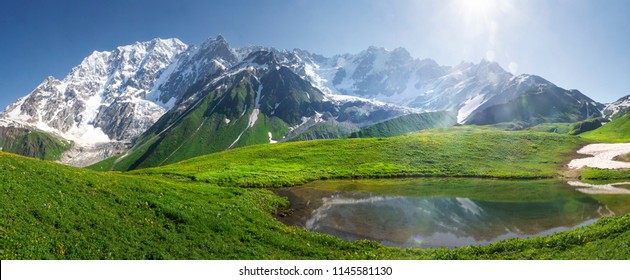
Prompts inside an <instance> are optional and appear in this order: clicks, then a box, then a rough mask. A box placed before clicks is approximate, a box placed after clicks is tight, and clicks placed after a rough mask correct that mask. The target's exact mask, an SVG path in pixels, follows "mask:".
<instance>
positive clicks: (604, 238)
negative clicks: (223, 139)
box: [0, 151, 630, 259]
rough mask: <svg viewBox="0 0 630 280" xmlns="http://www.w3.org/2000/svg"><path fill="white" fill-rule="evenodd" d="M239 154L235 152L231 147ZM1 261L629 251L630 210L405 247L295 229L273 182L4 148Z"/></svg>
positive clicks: (0, 161) (612, 254) (542, 255)
mask: <svg viewBox="0 0 630 280" xmlns="http://www.w3.org/2000/svg"><path fill="white" fill-rule="evenodd" d="M233 152H236V151H233ZM0 201H2V203H1V204H0V258H2V259H563V258H568V259H596V258H602V259H628V258H629V257H630V247H629V246H630V245H629V240H630V215H626V216H624V217H611V218H604V219H602V220H600V221H599V222H597V223H596V224H594V225H590V226H587V227H583V228H579V229H575V230H570V231H567V232H563V233H556V234H553V235H551V236H547V237H537V238H533V239H527V240H523V239H511V240H507V241H502V242H497V243H494V244H491V245H489V246H483V247H470V246H469V247H463V248H461V249H456V250H450V249H399V248H388V247H384V246H382V245H380V244H378V243H376V242H372V241H356V242H345V241H342V240H339V239H337V238H335V237H332V236H328V235H323V234H318V233H312V232H307V231H305V230H302V229H299V228H294V227H288V226H285V225H283V224H282V223H280V222H278V221H276V220H275V219H274V218H273V216H272V213H274V212H275V211H276V209H277V208H278V207H280V206H283V205H285V204H286V200H284V199H282V198H280V197H278V196H276V195H274V194H273V193H272V192H270V191H269V190H265V189H253V188H235V187H219V186H216V185H215V184H209V183H203V182H191V181H187V180H186V181H178V178H164V177H159V176H157V177H149V176H138V175H129V174H122V173H111V172H105V173H102V172H94V171H90V170H86V169H78V168H74V167H69V166H64V165H59V164H55V163H50V162H46V161H40V160H34V159H29V158H26V157H21V156H15V155H11V154H7V153H3V152H0Z"/></svg>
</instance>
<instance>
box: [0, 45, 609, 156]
mask: <svg viewBox="0 0 630 280" xmlns="http://www.w3.org/2000/svg"><path fill="white" fill-rule="evenodd" d="M550 104H552V105H550ZM550 106H551V107H550ZM601 109H603V105H601V104H599V103H597V102H594V101H593V100H591V99H590V98H588V97H586V96H584V95H583V94H581V93H579V92H577V91H567V90H564V89H561V88H558V87H557V86H555V85H553V84H552V83H550V82H549V81H546V80H544V79H542V78H540V77H537V76H533V75H519V76H514V75H512V74H511V73H509V72H506V71H505V70H503V69H502V68H501V67H500V66H499V65H498V64H497V63H494V62H490V61H486V60H482V61H481V62H480V63H479V64H473V63H464V62H463V63H460V64H459V65H457V66H454V67H449V66H441V65H438V64H437V63H436V62H435V61H433V60H430V59H424V60H420V59H416V58H413V57H412V56H411V55H410V54H409V53H408V52H407V51H406V50H405V49H403V48H398V49H395V50H392V51H388V50H385V49H383V48H376V47H370V48H368V49H367V50H365V51H363V52H360V53H358V54H344V55H336V56H333V57H324V56H320V55H316V54H312V53H309V52H308V51H304V50H299V49H295V50H292V51H286V50H277V49H274V48H267V47H259V46H250V47H244V48H233V47H230V45H229V44H228V42H227V41H226V40H225V38H223V37H222V36H218V37H216V38H210V39H208V40H207V41H206V42H204V43H202V44H201V45H199V46H188V45H186V44H184V43H182V42H181V41H179V40H177V39H166V40H163V39H154V40H152V41H149V42H139V43H135V44H133V45H129V46H123V47H118V48H116V49H115V50H113V51H109V52H94V53H93V54H92V55H90V56H88V57H87V58H85V59H84V60H83V62H82V63H81V64H80V65H79V66H77V67H75V68H73V69H72V71H71V72H70V73H69V74H68V76H67V77H65V78H64V79H63V80H57V79H55V78H53V77H50V78H48V79H46V80H45V81H44V82H42V84H41V85H39V86H38V87H37V88H36V89H35V90H34V91H33V92H31V93H30V94H29V95H27V96H25V97H23V98H20V99H19V100H18V101H17V102H15V103H13V104H11V105H10V106H8V107H7V109H6V111H5V112H4V113H2V115H1V116H0V119H4V120H5V122H13V123H19V124H21V125H23V126H27V127H31V128H36V129H38V130H40V131H44V132H48V133H51V134H53V135H55V136H57V137H59V138H61V139H65V140H70V141H73V142H74V143H75V145H74V146H73V147H74V148H73V149H72V150H71V151H68V152H67V153H65V154H64V157H63V158H62V160H63V161H64V162H66V163H71V164H74V165H79V166H83V165H87V164H90V163H93V162H95V161H98V160H101V159H104V158H107V157H109V156H112V155H115V154H119V153H121V152H125V154H124V155H123V156H121V157H120V158H119V159H118V162H123V163H124V164H122V166H124V167H125V168H129V167H144V166H155V165H160V164H164V163H169V162H175V161H178V160H182V159H185V158H190V157H192V156H196V155H200V154H206V153H210V152H215V151H220V150H225V149H230V148H234V147H239V146H244V145H251V144H260V143H273V142H277V141H286V140H289V139H313V138H329V137H339V136H343V135H347V134H350V133H352V132H355V131H358V130H359V129H361V128H363V127H365V126H368V125H372V124H375V123H379V122H382V121H386V120H389V119H392V118H395V117H398V116H401V115H405V114H410V113H419V112H424V111H453V112H456V120H457V122H458V123H477V124H484V123H494V122H510V121H529V122H532V124H535V123H539V122H546V121H565V120H571V121H572V120H582V119H586V118H589V117H598V116H601V113H600V110H601ZM125 162H126V163H125Z"/></svg>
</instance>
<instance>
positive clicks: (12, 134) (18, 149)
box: [0, 127, 72, 160]
mask: <svg viewBox="0 0 630 280" xmlns="http://www.w3.org/2000/svg"><path fill="white" fill-rule="evenodd" d="M0 147H1V149H0V150H2V151H5V152H9V153H14V154H19V155H23V156H27V157H34V158H39V159H45V160H59V159H60V158H61V154H62V153H63V152H65V151H66V150H68V149H69V148H70V147H72V144H71V143H70V142H66V141H61V140H59V139H57V138H55V137H52V136H50V135H49V134H47V133H44V132H40V131H37V130H33V129H28V128H16V127H0Z"/></svg>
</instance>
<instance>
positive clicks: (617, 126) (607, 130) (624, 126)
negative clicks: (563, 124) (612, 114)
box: [580, 114, 630, 143]
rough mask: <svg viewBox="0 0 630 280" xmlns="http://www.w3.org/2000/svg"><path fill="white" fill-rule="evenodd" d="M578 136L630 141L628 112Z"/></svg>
mask: <svg viewBox="0 0 630 280" xmlns="http://www.w3.org/2000/svg"><path fill="white" fill-rule="evenodd" d="M580 136H581V137H583V138H585V139H588V140H592V141H598V142H607V143H623V142H630V114H628V115H625V116H623V117H620V118H617V119H615V120H613V121H611V122H609V123H607V124H605V125H603V126H601V127H600V128H598V129H595V130H592V131H588V132H585V133H582V134H580Z"/></svg>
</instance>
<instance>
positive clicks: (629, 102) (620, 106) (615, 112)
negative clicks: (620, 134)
mask: <svg viewBox="0 0 630 280" xmlns="http://www.w3.org/2000/svg"><path fill="white" fill-rule="evenodd" d="M628 113H630V95H626V96H624V97H622V98H619V100H617V101H615V102H613V103H609V104H606V107H604V110H603V115H604V117H605V118H607V119H616V118H619V117H622V116H623V115H625V114H628Z"/></svg>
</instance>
